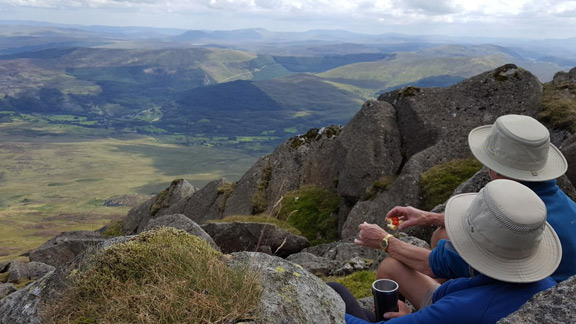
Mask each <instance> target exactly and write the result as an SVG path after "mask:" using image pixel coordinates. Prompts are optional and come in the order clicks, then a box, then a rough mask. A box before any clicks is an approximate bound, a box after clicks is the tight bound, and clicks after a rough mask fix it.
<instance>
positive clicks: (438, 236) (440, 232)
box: [430, 226, 448, 248]
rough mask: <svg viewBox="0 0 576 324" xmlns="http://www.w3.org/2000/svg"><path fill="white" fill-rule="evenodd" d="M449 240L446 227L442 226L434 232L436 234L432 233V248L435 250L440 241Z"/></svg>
mask: <svg viewBox="0 0 576 324" xmlns="http://www.w3.org/2000/svg"><path fill="white" fill-rule="evenodd" d="M447 239H448V232H447V231H446V227H444V226H440V227H438V228H437V229H436V230H435V231H434V233H432V237H431V238H430V247H431V248H435V247H436V246H437V245H438V241H440V240H447Z"/></svg>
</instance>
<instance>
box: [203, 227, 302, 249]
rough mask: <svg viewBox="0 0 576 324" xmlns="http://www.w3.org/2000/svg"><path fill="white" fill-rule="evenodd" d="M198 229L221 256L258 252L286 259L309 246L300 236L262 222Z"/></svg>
mask: <svg viewBox="0 0 576 324" xmlns="http://www.w3.org/2000/svg"><path fill="white" fill-rule="evenodd" d="M202 229H204V231H206V233H208V235H210V236H211V237H212V239H214V242H215V243H216V245H217V246H218V247H219V248H220V250H221V251H222V252H223V253H231V252H241V251H262V252H270V253H272V254H274V255H278V256H282V257H286V256H288V255H290V254H293V253H297V252H300V251H301V250H302V249H304V248H306V247H308V246H310V242H308V239H306V238H305V237H303V236H299V235H295V234H292V233H290V232H288V231H286V230H284V229H282V228H280V227H278V226H276V225H272V224H265V223H242V222H230V223H209V224H205V225H202Z"/></svg>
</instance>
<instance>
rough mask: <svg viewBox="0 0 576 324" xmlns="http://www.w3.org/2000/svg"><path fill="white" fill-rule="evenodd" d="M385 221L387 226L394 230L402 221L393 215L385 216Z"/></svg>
mask: <svg viewBox="0 0 576 324" xmlns="http://www.w3.org/2000/svg"><path fill="white" fill-rule="evenodd" d="M386 221H387V222H388V225H387V226H388V228H389V229H392V230H395V229H397V228H398V225H400V224H402V223H403V222H404V221H403V220H401V219H398V217H396V216H394V217H390V218H387V219H386Z"/></svg>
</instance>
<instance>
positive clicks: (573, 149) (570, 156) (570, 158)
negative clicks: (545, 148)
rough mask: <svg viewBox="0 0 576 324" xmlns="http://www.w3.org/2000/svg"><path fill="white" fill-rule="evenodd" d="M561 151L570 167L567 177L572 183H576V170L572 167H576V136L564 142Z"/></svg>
mask: <svg viewBox="0 0 576 324" xmlns="http://www.w3.org/2000/svg"><path fill="white" fill-rule="evenodd" d="M560 151H561V152H562V154H564V157H565V158H566V161H567V162H568V166H569V167H568V170H567V171H566V176H567V177H568V179H569V180H570V181H571V182H572V183H576V168H574V167H570V166H574V165H576V135H573V136H571V137H569V138H568V139H567V140H566V141H564V143H562V145H561V146H560Z"/></svg>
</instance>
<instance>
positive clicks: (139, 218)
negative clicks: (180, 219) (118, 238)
mask: <svg viewBox="0 0 576 324" xmlns="http://www.w3.org/2000/svg"><path fill="white" fill-rule="evenodd" d="M196 190H197V189H196V188H195V187H194V186H192V185H191V184H190V183H189V182H188V181H186V180H183V179H177V180H174V181H172V183H171V184H170V186H168V188H166V189H164V190H163V191H162V192H161V193H159V194H158V195H156V196H154V197H153V198H151V199H150V200H148V201H146V202H145V203H143V204H141V205H138V206H136V207H134V208H132V209H130V211H128V215H126V217H125V218H124V219H123V220H122V230H123V231H124V233H127V234H136V233H140V232H142V230H144V228H145V227H146V224H148V221H150V220H151V219H153V218H156V217H160V216H163V215H166V214H165V213H163V212H165V211H166V210H167V209H169V208H170V206H173V205H175V204H176V203H178V202H180V201H182V200H183V199H186V198H188V197H189V196H190V195H192V194H194V192H196ZM168 214H174V213H173V212H168Z"/></svg>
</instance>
